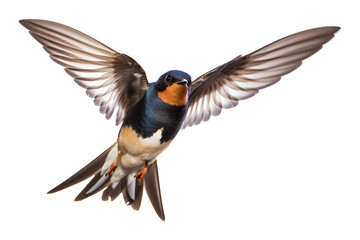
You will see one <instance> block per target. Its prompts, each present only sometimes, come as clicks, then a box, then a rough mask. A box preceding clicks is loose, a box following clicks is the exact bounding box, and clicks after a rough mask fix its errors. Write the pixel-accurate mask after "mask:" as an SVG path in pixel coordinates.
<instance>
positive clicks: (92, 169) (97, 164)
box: [48, 143, 116, 193]
mask: <svg viewBox="0 0 360 240" xmlns="http://www.w3.org/2000/svg"><path fill="white" fill-rule="evenodd" d="M115 145H116V143H114V144H113V145H112V146H111V147H109V148H108V149H106V150H105V151H104V152H103V153H102V154H100V155H99V156H98V157H97V158H95V159H94V160H93V161H91V162H90V163H89V164H88V165H86V166H85V167H83V168H82V169H80V170H79V171H78V172H77V173H75V174H74V175H72V176H71V177H70V178H68V179H67V180H65V181H64V182H63V183H61V184H59V185H58V186H56V187H55V188H53V189H51V190H50V191H49V192H48V193H55V192H58V191H61V190H63V189H65V188H68V187H71V186H72V185H75V184H77V183H79V182H82V181H84V180H85V179H87V178H89V177H91V176H93V175H94V174H96V173H98V172H99V171H100V170H101V168H102V166H103V165H104V163H105V160H106V157H107V155H108V153H109V152H110V150H111V149H112V148H113V147H114V146H115Z"/></svg>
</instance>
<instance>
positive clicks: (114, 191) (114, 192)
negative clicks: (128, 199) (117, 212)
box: [101, 178, 126, 201]
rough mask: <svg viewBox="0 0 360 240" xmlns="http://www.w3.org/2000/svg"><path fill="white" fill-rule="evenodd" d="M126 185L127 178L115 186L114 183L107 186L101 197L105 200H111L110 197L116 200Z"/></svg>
mask: <svg viewBox="0 0 360 240" xmlns="http://www.w3.org/2000/svg"><path fill="white" fill-rule="evenodd" d="M125 186H126V178H123V179H122V180H121V181H120V182H119V183H118V184H117V185H116V186H115V187H114V186H113V185H110V186H109V187H107V188H106V189H105V190H104V192H103V195H102V197H101V199H102V200H103V201H107V200H109V197H110V199H111V201H114V200H115V199H116V198H117V197H118V196H119V195H120V194H121V192H122V191H123V189H124V188H125Z"/></svg>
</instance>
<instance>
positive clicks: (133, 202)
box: [123, 177, 144, 211]
mask: <svg viewBox="0 0 360 240" xmlns="http://www.w3.org/2000/svg"><path fill="white" fill-rule="evenodd" d="M143 189H144V185H143V182H142V183H139V182H138V180H137V179H135V178H134V179H131V177H128V184H127V186H126V188H125V189H124V190H123V197H124V201H125V204H127V205H129V206H131V207H132V208H133V209H134V210H136V211H138V210H139V209H140V206H141V200H142V195H143Z"/></svg>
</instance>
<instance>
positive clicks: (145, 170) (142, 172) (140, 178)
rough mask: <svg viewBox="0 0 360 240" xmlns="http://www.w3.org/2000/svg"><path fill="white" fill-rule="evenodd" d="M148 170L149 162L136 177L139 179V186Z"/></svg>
mask: <svg viewBox="0 0 360 240" xmlns="http://www.w3.org/2000/svg"><path fill="white" fill-rule="evenodd" d="M147 169H148V162H146V163H145V167H144V168H143V169H141V170H140V171H139V172H138V173H137V174H136V175H135V177H136V178H138V181H139V184H140V183H141V182H142V180H143V179H144V177H145V175H146V173H147Z"/></svg>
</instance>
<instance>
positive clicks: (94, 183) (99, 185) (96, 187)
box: [75, 173, 111, 201]
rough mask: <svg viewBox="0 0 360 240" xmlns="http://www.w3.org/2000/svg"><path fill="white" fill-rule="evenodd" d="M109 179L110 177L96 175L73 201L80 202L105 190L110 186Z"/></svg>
mask: <svg viewBox="0 0 360 240" xmlns="http://www.w3.org/2000/svg"><path fill="white" fill-rule="evenodd" d="M110 178H111V176H110V175H108V176H107V175H101V174H100V173H97V174H96V175H95V177H94V178H93V179H91V181H90V182H89V183H88V184H87V185H86V187H85V188H84V189H83V190H82V191H81V192H80V193H79V195H78V196H77V197H76V198H75V201H81V200H83V199H85V198H88V197H90V196H92V195H94V194H95V193H97V192H99V191H101V190H102V189H104V188H106V187H107V186H109V184H110Z"/></svg>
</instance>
